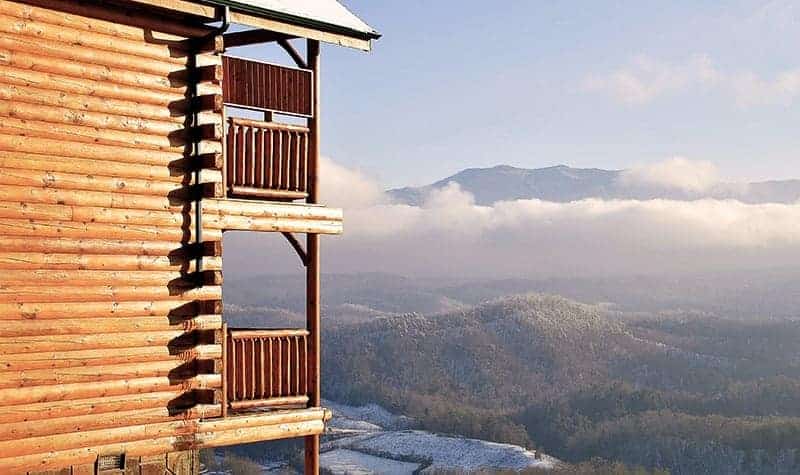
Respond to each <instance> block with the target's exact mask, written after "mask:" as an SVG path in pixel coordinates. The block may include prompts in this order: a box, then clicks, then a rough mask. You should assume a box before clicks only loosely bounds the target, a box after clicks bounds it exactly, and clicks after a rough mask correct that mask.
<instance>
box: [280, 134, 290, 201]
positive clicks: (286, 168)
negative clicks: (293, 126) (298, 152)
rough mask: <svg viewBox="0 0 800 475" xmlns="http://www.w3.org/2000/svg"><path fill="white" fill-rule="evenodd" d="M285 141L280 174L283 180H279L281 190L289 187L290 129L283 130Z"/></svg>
mask: <svg viewBox="0 0 800 475" xmlns="http://www.w3.org/2000/svg"><path fill="white" fill-rule="evenodd" d="M284 135H285V139H286V140H285V143H284V144H283V172H282V173H281V175H282V176H283V181H282V182H281V190H288V189H289V170H290V160H291V156H292V154H291V151H292V133H291V132H290V131H288V130H287V131H285V132H284Z"/></svg>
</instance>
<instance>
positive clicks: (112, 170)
mask: <svg viewBox="0 0 800 475" xmlns="http://www.w3.org/2000/svg"><path fill="white" fill-rule="evenodd" d="M190 165H194V161H193V159H188V158H185V159H181V160H176V161H174V162H171V163H170V164H169V165H168V166H163V165H144V164H131V163H124V162H112V161H103V160H92V159H81V158H74V157H61V156H58V155H55V154H49V155H39V154H35V153H22V152H10V151H0V168H9V169H14V170H15V171H14V173H17V174H19V172H29V173H31V175H30V176H38V177H41V178H42V180H43V181H42V182H41V183H42V184H45V183H48V182H49V181H51V178H50V176H51V174H52V176H53V179H55V180H56V181H59V180H61V181H66V182H71V181H72V180H78V182H77V183H81V184H82V185H83V186H86V187H88V188H87V189H89V190H97V191H103V190H106V189H109V188H108V187H111V188H112V189H113V188H114V187H116V189H117V191H121V192H125V190H126V189H127V188H129V185H128V183H129V182H132V183H134V185H130V187H131V188H132V189H133V190H134V191H133V192H134V193H139V194H146V192H145V190H147V189H148V188H147V185H150V189H152V192H153V193H155V194H163V195H167V194H169V193H170V192H171V190H173V189H175V188H177V187H178V186H176V185H181V184H183V185H188V184H189V183H190V179H191V176H190V175H189V174H188V173H187V169H188V167H189V166H190ZM98 170H101V171H102V173H103V174H102V175H96V174H95V173H96V172H97V171H98ZM34 172H46V173H44V174H43V173H38V174H36V173H34ZM59 173H63V174H65V175H63V176H62V175H57V174H59ZM9 179H11V178H9ZM20 179H22V178H20ZM34 179H35V178H34ZM10 184H13V183H10ZM137 185H141V186H137Z"/></svg>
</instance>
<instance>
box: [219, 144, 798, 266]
mask: <svg viewBox="0 0 800 475" xmlns="http://www.w3.org/2000/svg"><path fill="white" fill-rule="evenodd" d="M322 177H323V178H322V186H323V202H325V203H330V205H331V206H340V207H343V208H344V210H345V216H346V227H345V234H344V235H343V236H341V237H337V238H334V239H324V240H323V245H324V246H325V247H326V249H328V250H329V252H328V254H327V256H326V262H325V268H326V270H327V271H328V272H334V273H338V272H388V273H396V274H403V275H409V276H417V277H419V276H428V277H454V276H458V277H478V278H509V277H536V278H549V277H578V276H580V277H597V276H613V275H631V274H635V275H642V274H645V275H658V274H681V273H691V272H698V271H704V272H705V271H728V270H747V269H765V268H772V267H785V266H791V265H795V264H798V263H800V252H798V251H800V203H799V202H798V199H800V182H798V181H794V180H787V181H774V182H760V183H732V182H727V181H724V180H723V179H722V178H720V173H719V171H718V170H717V169H716V168H715V167H714V166H713V165H712V164H710V163H708V162H703V161H691V160H687V159H683V158H672V159H668V160H665V161H662V162H659V163H655V164H650V165H647V166H642V167H634V168H631V169H629V170H623V171H607V170H597V169H573V168H569V167H566V166H558V167H550V168H545V169H538V170H526V169H518V168H512V167H495V168H488V169H469V170H466V171H464V172H461V173H458V174H456V175H454V176H453V177H450V178H446V179H444V180H442V181H440V182H437V183H435V184H433V185H429V186H426V187H421V188H406V189H399V190H391V191H390V192H388V193H386V192H384V191H383V189H382V187H381V186H380V185H379V183H377V182H376V181H375V180H372V179H370V178H369V177H367V176H365V175H364V174H362V173H360V172H359V171H357V170H351V169H347V168H344V167H342V166H339V165H337V164H336V163H335V162H334V161H332V160H325V161H324V166H323V173H322ZM228 241H230V242H233V243H234V244H232V245H230V246H228V250H227V251H226V255H225V257H226V265H227V266H228V267H227V268H226V274H227V275H247V274H254V273H258V274H261V273H284V272H290V271H291V270H293V269H296V264H297V263H296V262H295V256H291V255H288V254H289V253H286V252H285V250H286V249H285V247H284V246H283V243H280V242H278V241H279V238H277V237H276V236H260V235H259V236H248V235H237V234H231V235H229V236H226V242H228Z"/></svg>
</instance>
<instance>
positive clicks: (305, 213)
mask: <svg viewBox="0 0 800 475" xmlns="http://www.w3.org/2000/svg"><path fill="white" fill-rule="evenodd" d="M203 212H204V213H211V214H224V215H231V216H251V217H256V218H259V217H260V218H292V219H308V220H312V219H319V220H325V221H341V220H342V218H343V213H342V210H341V208H328V207H325V206H320V205H313V204H306V203H264V202H258V201H252V200H235V199H222V200H212V199H209V200H203Z"/></svg>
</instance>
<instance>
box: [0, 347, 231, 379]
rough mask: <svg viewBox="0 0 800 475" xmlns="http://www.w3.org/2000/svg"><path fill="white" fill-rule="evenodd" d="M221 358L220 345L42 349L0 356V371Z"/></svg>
mask: <svg viewBox="0 0 800 475" xmlns="http://www.w3.org/2000/svg"><path fill="white" fill-rule="evenodd" d="M221 357H222V346H221V345H197V346H193V347H182V346H175V347H170V346H167V345H158V346H144V347H127V348H114V349H99V350H77V351H46V352H39V353H22V354H15V355H0V373H2V372H18V371H31V370H42V369H62V368H77V367H90V366H91V367H98V366H105V365H116V364H123V363H146V362H154V361H175V360H176V359H177V360H180V361H190V360H193V359H200V360H208V359H219V358H221ZM98 371H100V370H98Z"/></svg>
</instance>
